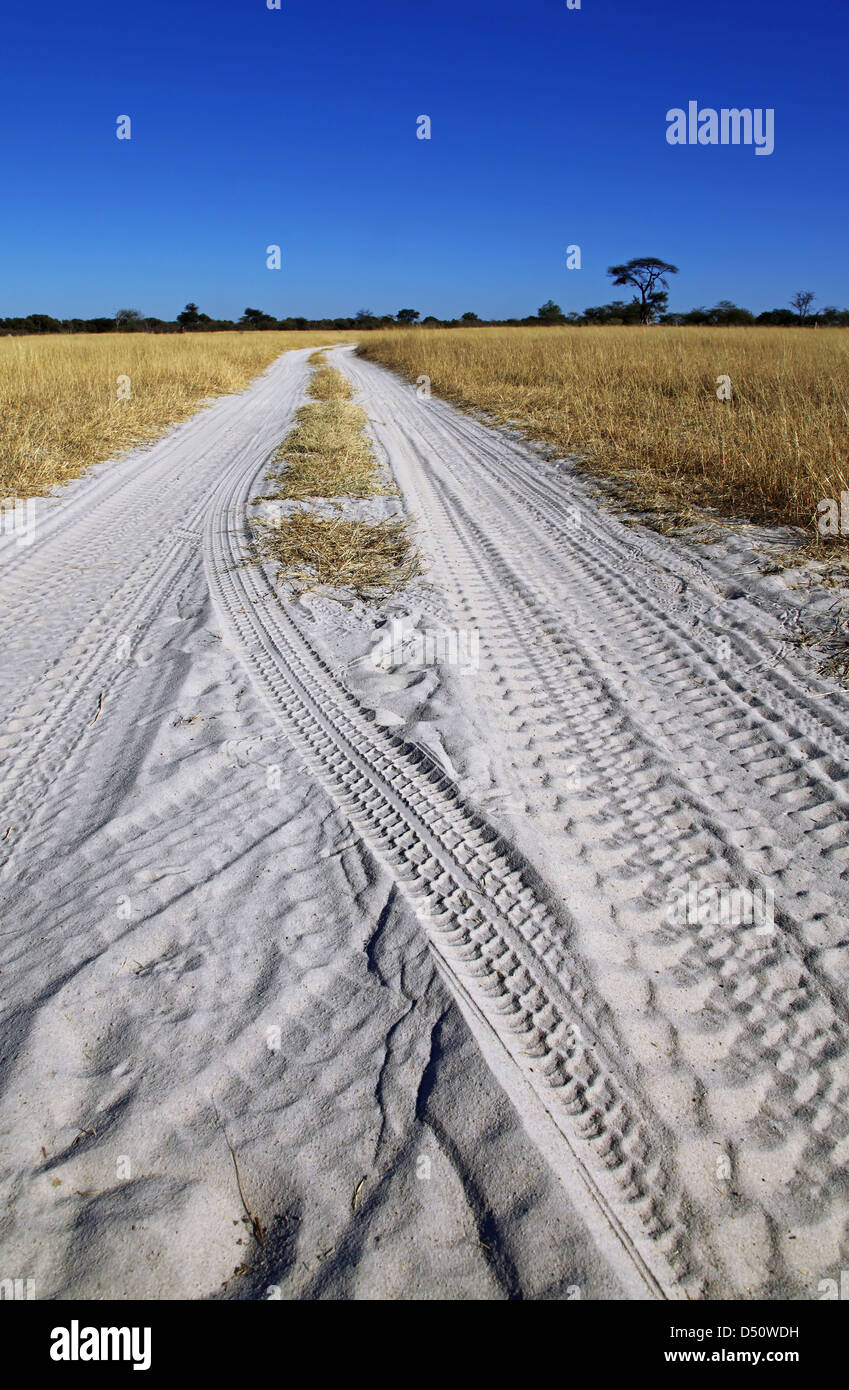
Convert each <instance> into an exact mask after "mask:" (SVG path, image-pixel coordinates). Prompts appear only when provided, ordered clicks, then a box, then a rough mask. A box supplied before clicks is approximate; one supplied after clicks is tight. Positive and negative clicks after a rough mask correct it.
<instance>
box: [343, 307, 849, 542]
mask: <svg viewBox="0 0 849 1390" xmlns="http://www.w3.org/2000/svg"><path fill="white" fill-rule="evenodd" d="M360 351H361V352H362V353H363V355H364V356H366V357H370V358H374V359H375V360H377V361H380V362H383V363H385V364H386V365H387V366H389V367H392V368H393V369H394V370H396V371H398V372H400V373H401V374H402V375H404V376H406V377H408V378H409V379H410V380H411V381H414V380H416V378H418V377H419V376H421V375H426V376H429V377H430V379H431V384H432V388H433V390H434V391H435V392H436V393H437V394H438V395H440V396H443V397H445V398H446V399H448V400H450V401H453V402H454V403H455V404H457V405H460V406H463V407H466V408H468V409H474V410H480V411H484V412H486V413H487V414H488V415H489V416H490V417H491V418H492V419H494V420H495V421H496V422H497V423H500V424H510V425H513V426H515V427H517V428H519V429H520V430H522V431H523V432H524V433H525V434H526V435H527V436H528V437H530V438H533V439H538V440H543V441H546V442H548V443H550V444H552V445H554V446H555V448H556V449H558V450H560V451H562V452H563V453H574V454H577V455H578V458H579V462H580V464H581V466H582V467H583V468H584V469H585V470H586V471H588V472H593V473H595V474H600V475H603V476H605V477H606V478H608V479H610V480H611V482H612V483H613V484H614V486H615V490H616V492H617V494H618V495H619V496H620V498H622V499H624V500H626V501H627V502H628V503H629V505H631V506H636V507H638V508H639V509H640V510H646V511H648V512H650V513H651V512H653V513H654V514H655V516H656V518H657V524H658V525H659V526H664V525H666V526H674V525H678V526H680V525H681V524H692V523H693V522H695V521H698V520H701V519H703V518H704V515H705V512H706V511H711V512H716V513H719V514H721V515H723V516H727V517H733V518H738V519H745V520H751V521H756V522H765V523H774V522H781V523H785V524H790V525H795V526H801V527H804V528H805V529H806V530H807V531H808V534H809V535H810V537H811V541H812V542H814V543H817V544H819V543H820V537H819V534H818V531H817V527H816V516H817V503H818V502H819V501H820V500H821V499H824V498H834V499H836V500H839V498H840V494H841V492H842V491H843V490H845V489H847V488H849V330H847V329H840V328H833V329H832V328H826V329H818V330H816V331H815V332H814V331H803V330H801V329H778V328H739V329H734V328H662V327H655V328H598V329H594V328H491V329H490V328H481V329H468V330H464V329H449V330H440V329H403V330H396V331H390V332H386V333H376V334H374V335H373V336H370V337H369V339H368V341H367V343H366V344H365V345H364V346H362V347H361V348H360ZM719 376H728V377H730V379H731V388H732V392H733V399H732V401H731V402H730V403H727V402H723V401H720V400H719V399H717V394H716V392H717V378H718V377H719ZM840 543H842V545H843V546H845V545H846V537H842V538H840Z"/></svg>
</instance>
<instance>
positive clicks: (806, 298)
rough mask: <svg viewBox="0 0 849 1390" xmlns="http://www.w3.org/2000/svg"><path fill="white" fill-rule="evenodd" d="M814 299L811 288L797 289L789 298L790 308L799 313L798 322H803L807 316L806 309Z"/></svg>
mask: <svg viewBox="0 0 849 1390" xmlns="http://www.w3.org/2000/svg"><path fill="white" fill-rule="evenodd" d="M815 299H816V295H815V294H814V292H813V290H797V291H796V293H795V294H794V296H793V298H792V299H791V300H790V307H791V309H795V310H796V313H797V314H798V315H799V322H800V323H804V322H805V319H806V318H807V317H808V310H809V309H810V307H811V305H812V304H813V302H814V300H815Z"/></svg>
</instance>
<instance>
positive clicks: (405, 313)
mask: <svg viewBox="0 0 849 1390" xmlns="http://www.w3.org/2000/svg"><path fill="white" fill-rule="evenodd" d="M418 316H419V311H418V309H399V310H398V312H397V314H396V315H395V318H396V319H397V321H398V322H399V323H415V321H416V319H417V318H418Z"/></svg>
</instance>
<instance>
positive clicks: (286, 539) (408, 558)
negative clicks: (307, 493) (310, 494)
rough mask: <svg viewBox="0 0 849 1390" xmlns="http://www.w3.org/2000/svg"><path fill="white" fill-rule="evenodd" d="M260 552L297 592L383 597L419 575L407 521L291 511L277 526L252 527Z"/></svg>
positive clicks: (369, 600) (366, 598)
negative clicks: (339, 591)
mask: <svg viewBox="0 0 849 1390" xmlns="http://www.w3.org/2000/svg"><path fill="white" fill-rule="evenodd" d="M257 531H258V536H259V550H260V554H261V555H263V556H264V557H265V558H266V559H269V560H272V561H274V562H275V563H276V564H277V579H278V583H279V582H285V583H287V584H290V585H291V586H292V589H293V591H294V592H295V593H297V594H303V593H309V592H310V591H312V590H315V589H320V588H331V589H339V588H341V589H347V590H349V591H350V592H351V593H353V594H355V595H356V596H357V598H360V599H364V600H365V601H366V602H375V601H379V600H381V599H385V598H387V597H388V596H389V595H390V594H393V593H395V592H396V591H397V590H398V589H400V588H401V587H402V586H403V585H404V584H408V583H409V582H410V580H411V579H415V577H416V576H417V575H419V574H421V572H422V569H421V561H420V559H419V556H418V552H417V551H416V548H415V546H414V545H413V544H412V542H411V539H410V533H409V527H408V525H407V522H406V521H379V522H365V521H346V520H345V519H344V518H343V517H341V516H340V517H333V518H330V519H327V518H321V517H315V516H310V515H309V513H307V512H294V513H293V514H292V515H291V516H289V517H286V518H285V520H284V521H282V522H281V524H280V525H279V526H271V525H268V524H261V525H259V526H258V527H257Z"/></svg>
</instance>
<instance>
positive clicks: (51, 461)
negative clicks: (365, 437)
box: [0, 332, 356, 498]
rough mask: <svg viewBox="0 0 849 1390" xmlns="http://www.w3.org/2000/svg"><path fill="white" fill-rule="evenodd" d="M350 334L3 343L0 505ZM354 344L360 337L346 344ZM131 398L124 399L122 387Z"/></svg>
mask: <svg viewBox="0 0 849 1390" xmlns="http://www.w3.org/2000/svg"><path fill="white" fill-rule="evenodd" d="M345 336H346V335H345V334H344V333H342V334H340V333H338V332H337V333H330V332H316V333H308V332H304V333H296V332H295V333H286V332H268V333H252V332H244V333H243V332H238V333H237V332H232V333H227V332H224V333H179V334H147V333H79V334H57V335H55V336H54V335H49V336H45V337H25V338H11V337H8V338H0V497H8V496H16V497H19V498H22V497H33V496H39V495H43V494H44V493H46V492H49V491H50V489H51V488H53V487H55V486H57V485H58V484H62V483H67V482H70V480H71V479H72V478H77V477H79V475H80V474H81V473H83V472H84V471H85V470H86V468H88V467H89V466H90V465H91V464H93V463H99V462H101V461H102V460H104V459H109V458H114V457H115V456H116V455H118V454H120V453H121V452H123V451H124V450H126V449H129V448H131V447H133V446H134V445H137V444H143V443H148V442H150V441H151V440H153V439H156V438H157V437H158V436H159V435H161V434H162V433H163V432H164V431H165V430H166V429H167V428H168V427H169V425H172V424H175V423H177V422H178V421H180V420H185V419H187V418H188V416H190V415H193V414H194V412H195V411H196V410H198V409H199V408H200V406H201V403H202V402H203V401H204V400H206V399H208V398H209V397H212V396H220V395H224V394H226V393H228V392H230V391H242V390H244V388H245V387H246V386H247V385H248V383H249V382H250V381H251V379H252V378H253V377H255V376H256V375H257V374H258V373H259V372H261V371H263V370H264V369H265V368H266V367H267V366H268V365H269V364H270V363H271V362H272V361H273V360H274V358H275V357H279V355H280V353H281V352H285V351H287V350H288V349H290V348H303V347H309V346H310V344H311V343H319V344H321V343H324V344H327V345H330V344H333V343H337V342H339V341H340V339H341V338H344V337H345ZM347 336H349V337H352V338H353V337H356V335H355V334H350V335H347ZM119 376H120V377H129V380H130V391H131V393H132V394H131V395H130V398H129V399H127V400H120V399H118V394H117V392H118V377H119Z"/></svg>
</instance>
